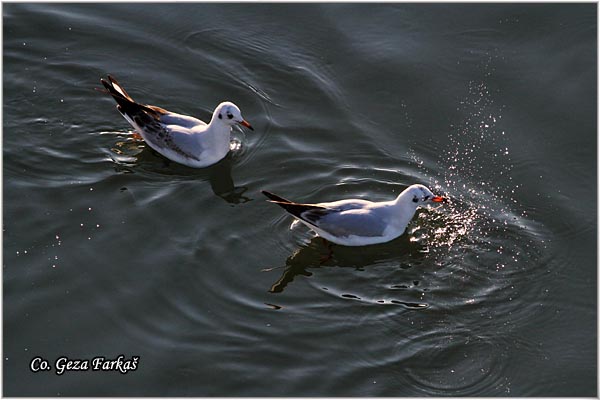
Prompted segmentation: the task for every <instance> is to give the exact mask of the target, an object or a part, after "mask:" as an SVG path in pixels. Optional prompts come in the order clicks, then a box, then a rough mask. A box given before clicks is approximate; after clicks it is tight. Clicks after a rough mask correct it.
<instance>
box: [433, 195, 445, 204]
mask: <svg viewBox="0 0 600 400" xmlns="http://www.w3.org/2000/svg"><path fill="white" fill-rule="evenodd" d="M431 201H433V202H434V203H442V202H443V203H445V202H447V201H448V198H447V197H442V196H433V197H432V198H431Z"/></svg>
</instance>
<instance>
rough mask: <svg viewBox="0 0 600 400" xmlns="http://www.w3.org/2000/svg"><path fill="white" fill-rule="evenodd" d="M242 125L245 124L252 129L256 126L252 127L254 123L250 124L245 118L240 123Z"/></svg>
mask: <svg viewBox="0 0 600 400" xmlns="http://www.w3.org/2000/svg"><path fill="white" fill-rule="evenodd" d="M239 124H240V125H244V126H245V127H246V128H248V129H250V130H251V131H253V130H254V128H253V127H252V125H250V123H249V122H248V121H246V120H245V119H243V120H242V122H240V123H239Z"/></svg>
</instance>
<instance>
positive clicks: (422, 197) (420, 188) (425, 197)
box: [400, 184, 447, 206]
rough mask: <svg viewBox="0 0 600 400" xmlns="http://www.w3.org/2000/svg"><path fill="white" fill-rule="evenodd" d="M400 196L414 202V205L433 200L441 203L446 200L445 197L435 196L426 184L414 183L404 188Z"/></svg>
mask: <svg viewBox="0 0 600 400" xmlns="http://www.w3.org/2000/svg"><path fill="white" fill-rule="evenodd" d="M400 196H401V197H405V198H407V199H408V200H409V201H411V202H412V203H414V204H415V206H417V205H419V204H423V203H428V202H434V203H441V202H444V201H447V199H446V198H445V197H442V196H436V195H434V194H433V193H431V190H429V189H428V188H427V186H424V185H420V184H416V185H411V186H409V187H408V188H406V189H405V190H404V191H403V192H402V193H400Z"/></svg>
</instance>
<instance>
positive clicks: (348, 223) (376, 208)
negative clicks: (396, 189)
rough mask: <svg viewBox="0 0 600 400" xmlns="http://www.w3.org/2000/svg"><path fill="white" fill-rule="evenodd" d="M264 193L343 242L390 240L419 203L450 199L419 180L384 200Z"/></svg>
mask: <svg viewBox="0 0 600 400" xmlns="http://www.w3.org/2000/svg"><path fill="white" fill-rule="evenodd" d="M262 193H263V194H264V195H265V196H267V197H268V198H269V199H270V201H271V202H272V203H275V204H277V205H279V206H281V207H283V208H284V209H285V210H286V211H287V212H288V213H290V214H291V215H293V216H294V217H295V218H297V219H298V220H299V221H300V222H302V223H303V224H305V225H306V226H308V227H309V228H310V229H312V230H313V231H314V232H316V233H317V234H318V235H319V236H321V237H322V238H324V239H327V240H329V241H330V242H332V243H336V244H340V245H343V246H365V245H370V244H377V243H385V242H389V241H390V240H393V239H395V238H397V237H398V236H400V235H402V234H403V233H404V231H405V230H406V227H407V225H408V223H409V222H410V220H411V219H412V217H413V216H414V215H415V212H416V210H417V207H418V206H419V205H421V204H425V203H428V202H434V203H439V202H443V201H445V200H446V198H444V197H442V196H436V195H434V194H433V193H431V191H430V190H429V189H428V188H427V187H426V186H423V185H418V184H417V185H412V186H409V187H408V188H406V189H405V190H404V191H403V192H402V193H400V195H398V197H397V198H396V199H394V200H390V201H381V202H372V201H368V200H360V199H347V200H338V201H332V202H328V203H316V204H304V203H295V202H293V201H289V200H286V199H284V198H283V197H280V196H277V195H275V194H273V193H270V192H267V191H265V190H263V191H262Z"/></svg>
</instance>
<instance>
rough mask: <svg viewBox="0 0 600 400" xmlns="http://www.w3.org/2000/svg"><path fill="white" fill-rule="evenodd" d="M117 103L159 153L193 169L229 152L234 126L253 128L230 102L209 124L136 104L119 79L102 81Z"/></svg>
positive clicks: (223, 106) (221, 105) (215, 112)
mask: <svg viewBox="0 0 600 400" xmlns="http://www.w3.org/2000/svg"><path fill="white" fill-rule="evenodd" d="M100 81H101V82H102V84H103V85H104V87H105V88H106V90H107V92H108V93H109V94H110V95H111V96H112V97H113V98H114V99H115V101H116V102H117V110H118V111H119V112H120V113H121V115H122V116H123V117H124V118H125V119H126V120H127V122H129V124H130V125H131V126H132V127H133V128H134V129H135V130H136V132H137V133H138V134H139V135H140V136H141V137H142V138H143V139H144V141H145V142H146V143H147V144H148V146H150V147H151V148H153V149H154V150H156V151H157V152H158V153H160V154H162V155H163V156H165V157H167V158H168V159H170V160H172V161H175V162H177V163H180V164H183V165H187V166H188V167H192V168H203V167H208V166H209V165H212V164H215V163H217V162H218V161H220V160H221V159H222V158H224V157H225V156H226V155H227V153H228V152H229V142H230V132H231V127H232V126H233V125H235V124H240V125H243V126H245V127H247V128H249V129H251V130H254V129H253V128H252V126H251V125H250V124H249V123H248V122H247V121H246V120H244V118H243V117H242V113H241V112H240V109H239V108H238V107H237V106H236V105H235V104H233V103H231V102H229V101H226V102H223V103H221V104H219V105H218V106H217V108H215V111H214V112H213V115H212V118H211V120H210V122H209V123H208V124H207V123H205V122H204V121H201V120H199V119H197V118H194V117H191V116H189V115H183V114H177V113H174V112H171V111H167V110H165V109H164V108H160V107H156V106H151V105H147V104H140V103H137V102H136V101H134V100H133V99H132V98H131V97H130V96H129V95H128V94H127V92H126V91H125V89H123V87H122V86H121V85H119V83H118V82H117V80H116V79H114V78H113V77H111V76H110V75H109V76H108V81H107V80H104V79H100Z"/></svg>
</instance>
